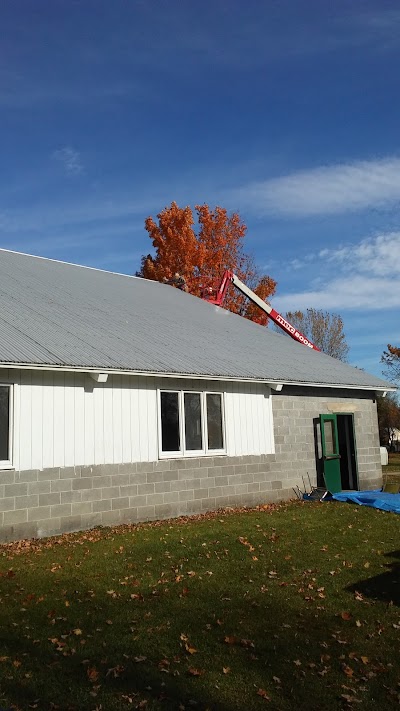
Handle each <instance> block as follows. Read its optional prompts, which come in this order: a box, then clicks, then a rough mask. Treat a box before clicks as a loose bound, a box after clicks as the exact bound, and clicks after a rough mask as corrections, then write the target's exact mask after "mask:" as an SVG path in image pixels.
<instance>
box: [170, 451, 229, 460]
mask: <svg viewBox="0 0 400 711" xmlns="http://www.w3.org/2000/svg"><path fill="white" fill-rule="evenodd" d="M226 456H228V455H227V452H222V451H221V450H220V449H218V450H216V451H215V452H190V453H189V452H185V454H182V453H181V452H161V453H160V454H159V457H158V458H159V459H207V458H208V459H209V458H210V457H226Z"/></svg>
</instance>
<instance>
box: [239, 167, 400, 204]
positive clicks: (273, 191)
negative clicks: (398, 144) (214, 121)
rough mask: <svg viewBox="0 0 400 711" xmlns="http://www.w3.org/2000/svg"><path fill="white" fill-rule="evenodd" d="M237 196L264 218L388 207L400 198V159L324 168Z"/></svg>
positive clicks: (257, 185)
mask: <svg viewBox="0 0 400 711" xmlns="http://www.w3.org/2000/svg"><path fill="white" fill-rule="evenodd" d="M233 194H234V197H235V198H236V200H238V201H239V202H240V203H241V204H242V205H243V206H244V207H246V208H247V209H249V210H252V211H254V212H256V213H258V214H261V215H262V214H279V215H284V216H285V215H286V216H288V217H306V216H313V215H329V214H340V213H344V212H350V211H357V210H365V209H368V208H376V207H385V206H388V205H390V204H392V203H394V202H396V201H397V200H399V199H400V158H396V157H390V158H383V159H380V160H370V161H355V162H353V163H341V164H338V165H331V166H320V167H318V168H313V169H311V170H303V171H298V172H295V173H292V174H291V175H287V176H284V177H282V178H272V179H270V180H265V181H262V182H257V183H250V184H249V185H247V186H244V187H242V188H239V189H236V190H235V191H233Z"/></svg>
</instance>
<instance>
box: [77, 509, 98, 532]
mask: <svg viewBox="0 0 400 711" xmlns="http://www.w3.org/2000/svg"><path fill="white" fill-rule="evenodd" d="M101 523H102V518H101V513H100V512H99V513H89V514H84V515H83V516H82V519H81V527H82V528H84V529H85V528H94V527H95V526H100V525H101Z"/></svg>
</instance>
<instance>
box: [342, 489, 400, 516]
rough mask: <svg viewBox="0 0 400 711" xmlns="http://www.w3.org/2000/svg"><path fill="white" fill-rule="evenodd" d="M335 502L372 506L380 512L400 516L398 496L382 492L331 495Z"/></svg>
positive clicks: (351, 492)
mask: <svg viewBox="0 0 400 711" xmlns="http://www.w3.org/2000/svg"><path fill="white" fill-rule="evenodd" d="M332 499H334V500H335V501H345V502H347V503H349V504H360V505H361V506H372V507H373V508H374V509H381V510H382V511H393V512H394V513H398V514H400V494H386V493H385V492H384V491H381V490H380V489H377V490H376V491H341V492H340V494H333V496H332Z"/></svg>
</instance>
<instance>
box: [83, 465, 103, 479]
mask: <svg viewBox="0 0 400 711" xmlns="http://www.w3.org/2000/svg"><path fill="white" fill-rule="evenodd" d="M104 473H105V472H104V471H103V468H102V467H100V466H95V465H94V464H92V465H90V466H84V467H81V477H82V478H83V477H85V478H86V477H88V476H89V477H93V476H102V475H103V474H104ZM106 473H107V474H108V473H109V472H106Z"/></svg>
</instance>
